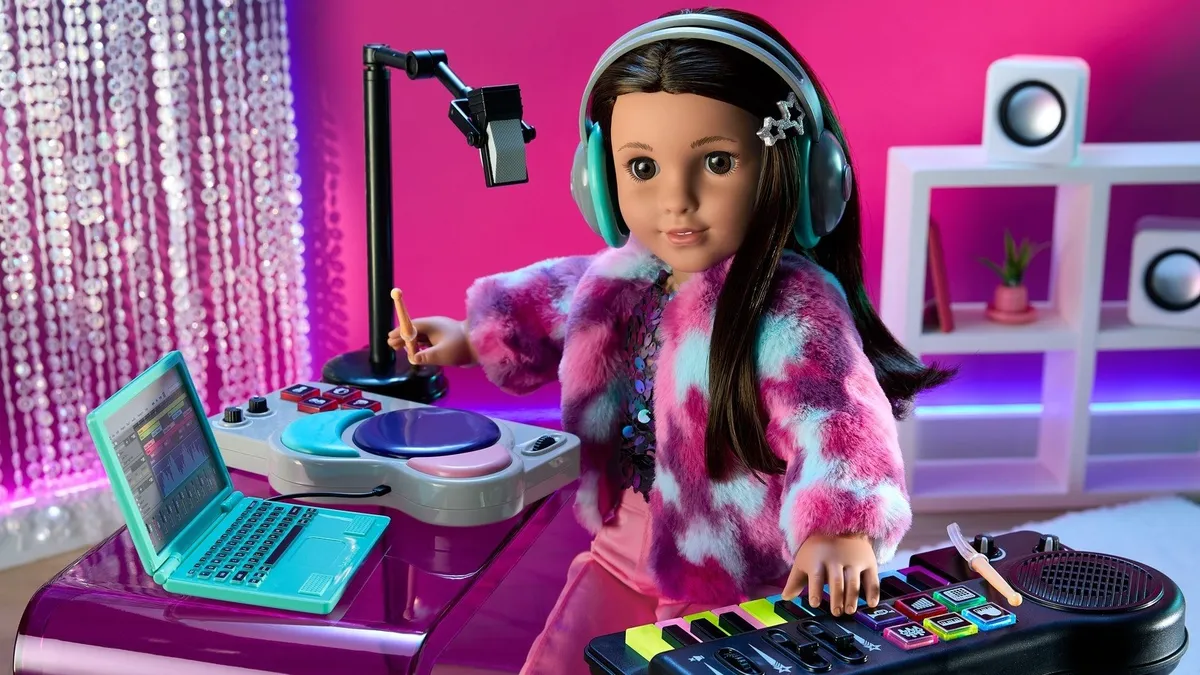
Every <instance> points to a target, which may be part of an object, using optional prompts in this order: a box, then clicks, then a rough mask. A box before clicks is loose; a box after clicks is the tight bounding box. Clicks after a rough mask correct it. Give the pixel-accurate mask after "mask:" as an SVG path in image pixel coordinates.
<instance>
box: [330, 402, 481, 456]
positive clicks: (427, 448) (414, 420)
mask: <svg viewBox="0 0 1200 675" xmlns="http://www.w3.org/2000/svg"><path fill="white" fill-rule="evenodd" d="M499 441H500V427H498V426H497V425H496V423H495V422H493V421H492V420H491V419H489V418H487V417H485V416H483V415H480V414H478V413H473V412H470V411H467V410H454V409H452V408H434V407H428V408H409V409H407V410H393V411H391V412H388V413H384V414H382V415H375V416H374V417H372V418H371V419H368V420H367V421H365V422H363V423H362V424H360V425H359V426H358V428H357V429H355V430H354V444H355V445H357V446H358V447H360V448H362V450H363V451H364V452H369V453H371V454H372V455H379V456H381V457H391V458H395V459H409V458H411V457H437V456H441V455H456V454H458V453H460V452H470V451H472V450H479V449H481V448H486V447H490V446H492V445H495V444H496V443H497V442H499Z"/></svg>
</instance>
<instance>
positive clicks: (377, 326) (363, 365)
mask: <svg viewBox="0 0 1200 675" xmlns="http://www.w3.org/2000/svg"><path fill="white" fill-rule="evenodd" d="M391 68H398V69H403V70H405V71H406V72H407V74H408V78H409V79H410V80H416V79H425V78H429V77H436V78H437V79H438V80H439V81H441V82H442V84H443V85H445V87H446V89H448V90H449V91H450V93H451V94H453V95H454V100H453V101H451V103H450V119H451V120H452V121H453V122H454V124H455V126H457V127H458V128H459V129H460V130H461V131H462V132H463V135H464V136H466V138H467V143H468V144H469V145H471V146H472V147H475V148H478V149H480V151H481V152H482V153H483V156H484V168H485V180H486V185H487V186H488V187H493V186H495V185H500V184H513V183H524V182H527V181H528V177H527V176H525V177H524V179H522V180H512V179H508V180H506V181H505V182H503V183H501V182H498V181H497V180H495V174H494V167H495V165H496V161H499V159H500V158H496V157H489V154H488V153H489V151H490V149H489V146H488V143H487V136H486V133H487V129H488V125H489V124H491V123H493V122H498V121H502V120H513V119H516V120H519V119H520V117H521V112H522V110H521V99H520V92H519V90H518V89H517V86H516V85H505V86H499V87H483V88H480V89H471V88H470V87H467V86H466V85H465V84H463V83H462V81H461V80H459V79H458V77H457V76H455V74H454V72H453V71H451V70H450V67H449V65H448V64H447V61H446V53H445V52H443V51H440V50H435V51H419V52H409V53H407V54H406V53H403V52H398V51H395V50H393V49H390V48H388V47H386V46H384V45H374V44H372V45H367V46H365V47H364V48H363V103H364V109H365V121H366V158H367V162H366V165H367V294H368V295H369V296H370V297H369V301H368V311H369V314H370V320H369V330H370V337H371V341H370V345H369V346H368V347H367V348H366V349H360V350H358V351H355V352H349V353H346V354H341V355H338V356H336V357H334V358H333V359H331V360H330V361H329V362H328V363H326V364H325V367H324V368H323V369H322V371H321V377H322V379H324V380H325V381H326V382H329V383H332V384H340V385H345V386H349V387H355V388H357V389H361V390H363V391H369V392H374V393H376V394H380V395H383V396H390V397H393V398H399V399H404V400H409V401H417V402H420V403H430V402H433V401H435V400H437V399H439V398H441V397H442V396H444V395H445V393H446V391H447V388H448V386H449V383H448V382H447V380H446V376H445V373H443V371H442V368H441V367H439V366H412V365H411V364H409V363H408V359H399V358H397V357H396V352H395V351H394V350H392V349H391V348H390V347H389V346H388V344H387V335H388V332H389V331H390V330H391V328H392V326H393V325H394V324H393V320H392V314H393V307H394V305H393V302H392V298H391V295H390V293H391V288H392V283H393V271H392V144H391V141H392V138H391V99H390V94H391V84H390V75H391V73H390V70H389V69H391ZM521 131H522V134H521V135H522V137H523V140H524V142H525V143H529V142H530V141H532V140H533V138H534V135H535V132H534V130H533V128H532V127H530V126H529V125H528V124H525V123H524V122H522V123H521ZM523 160H524V158H523V157H521V161H522V163H523Z"/></svg>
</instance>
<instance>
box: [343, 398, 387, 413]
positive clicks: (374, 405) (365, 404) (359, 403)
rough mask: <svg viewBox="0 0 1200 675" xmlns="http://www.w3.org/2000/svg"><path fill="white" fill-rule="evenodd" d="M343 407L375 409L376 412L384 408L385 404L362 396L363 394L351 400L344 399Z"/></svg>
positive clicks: (349, 408)
mask: <svg viewBox="0 0 1200 675" xmlns="http://www.w3.org/2000/svg"><path fill="white" fill-rule="evenodd" d="M341 407H342V409H343V410H374V411H375V412H379V411H380V410H382V409H383V405H382V404H380V403H379V401H376V400H374V399H370V398H362V397H361V396H360V397H358V398H355V399H351V400H349V401H343V402H342V403H341Z"/></svg>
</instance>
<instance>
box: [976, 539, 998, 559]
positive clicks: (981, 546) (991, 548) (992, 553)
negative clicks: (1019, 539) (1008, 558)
mask: <svg viewBox="0 0 1200 675" xmlns="http://www.w3.org/2000/svg"><path fill="white" fill-rule="evenodd" d="M971 548H974V549H975V550H976V551H979V552H980V553H982V554H983V555H985V556H987V559H988V560H995V559H996V558H998V557H1000V547H999V546H996V540H995V539H993V538H992V537H991V536H989V535H986V534H977V535H975V541H973V542H971Z"/></svg>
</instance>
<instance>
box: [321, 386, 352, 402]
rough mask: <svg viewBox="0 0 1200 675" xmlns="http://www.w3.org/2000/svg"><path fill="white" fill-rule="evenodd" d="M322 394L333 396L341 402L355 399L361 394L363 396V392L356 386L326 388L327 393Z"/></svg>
mask: <svg viewBox="0 0 1200 675" xmlns="http://www.w3.org/2000/svg"><path fill="white" fill-rule="evenodd" d="M321 395H322V396H324V397H325V398H331V399H333V400H335V401H338V402H339V403H345V402H346V401H353V400H354V399H356V398H358V397H359V396H362V392H361V391H359V390H357V389H355V388H354V387H334V388H333V389H328V390H326V391H325V393H323V394H321Z"/></svg>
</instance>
